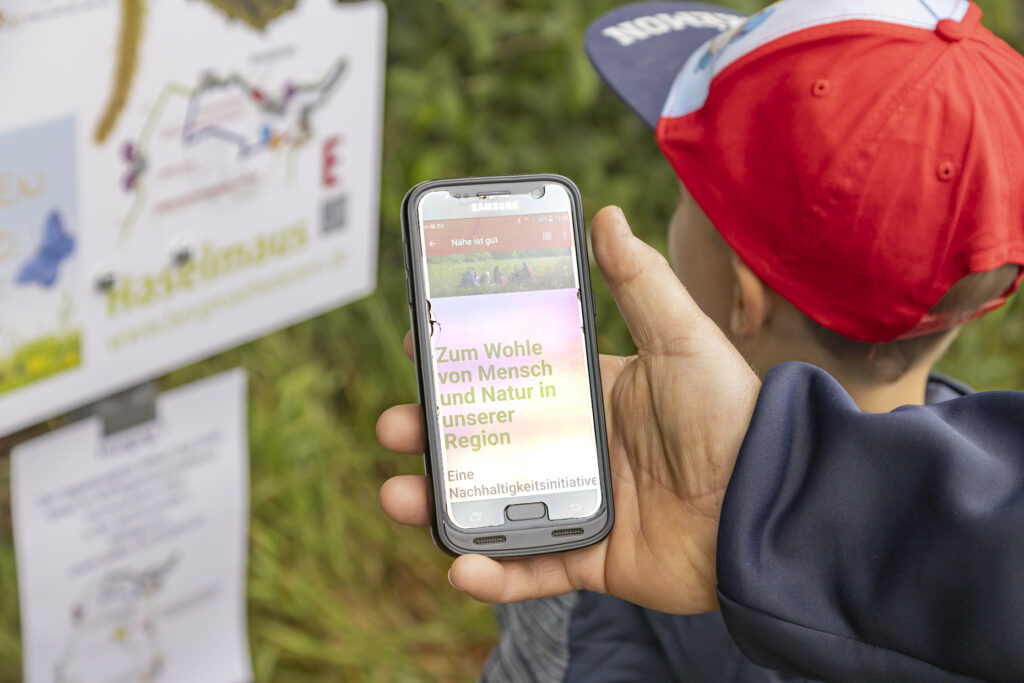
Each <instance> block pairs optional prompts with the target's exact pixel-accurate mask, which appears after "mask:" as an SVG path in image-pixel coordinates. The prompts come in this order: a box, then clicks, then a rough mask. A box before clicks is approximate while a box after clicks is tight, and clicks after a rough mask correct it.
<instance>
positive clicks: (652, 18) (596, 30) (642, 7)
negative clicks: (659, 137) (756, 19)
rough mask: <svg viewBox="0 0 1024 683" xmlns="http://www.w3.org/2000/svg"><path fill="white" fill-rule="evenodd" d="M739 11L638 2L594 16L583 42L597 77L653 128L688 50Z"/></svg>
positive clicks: (695, 4) (699, 4) (721, 28)
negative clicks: (594, 18)
mask: <svg viewBox="0 0 1024 683" xmlns="http://www.w3.org/2000/svg"><path fill="white" fill-rule="evenodd" d="M744 16H746V15H744V14H742V13H740V12H736V11H735V10H731V9H726V8H723V7H718V6H715V5H708V4H705V3H702V2H637V3H634V4H631V5H625V6H623V7H619V8H616V9H614V10H612V11H611V12H608V13H607V14H604V15H602V16H601V17H600V18H598V19H597V20H596V21H595V22H594V23H592V24H591V25H590V26H589V27H588V28H587V33H586V37H585V39H584V43H585V45H586V50H587V56H588V57H589V58H590V62H591V63H592V64H593V65H594V68H595V69H596V70H597V73H598V74H599V75H600V76H601V78H602V79H604V81H605V82H606V83H607V84H608V85H609V86H611V88H612V90H614V91H615V92H616V93H617V94H618V96H619V97H621V98H622V99H623V100H624V101H625V102H626V104H628V105H629V106H630V108H632V109H633V111H635V112H636V113H637V114H639V115H640V118H642V119H643V120H644V121H646V122H647V125H649V126H650V127H651V128H654V127H656V126H657V125H658V119H659V118H661V111H662V108H663V106H664V104H665V99H666V98H667V97H668V93H669V90H671V88H672V83H673V82H674V81H675V78H676V74H678V73H679V70H680V69H681V68H682V66H683V64H685V63H686V60H687V59H689V58H690V55H692V54H693V52H694V51H695V50H696V49H697V48H699V47H700V46H701V45H703V44H704V43H706V42H707V41H709V40H711V39H712V38H714V37H715V36H717V35H718V34H719V33H721V32H722V31H725V30H727V29H728V28H729V22H728V18H731V17H744ZM733 21H735V20H733Z"/></svg>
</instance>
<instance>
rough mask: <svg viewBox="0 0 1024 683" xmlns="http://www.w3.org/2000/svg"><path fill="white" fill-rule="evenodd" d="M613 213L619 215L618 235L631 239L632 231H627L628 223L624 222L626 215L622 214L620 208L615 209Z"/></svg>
mask: <svg viewBox="0 0 1024 683" xmlns="http://www.w3.org/2000/svg"><path fill="white" fill-rule="evenodd" d="M615 211H616V212H617V213H618V214H619V234H620V235H622V236H623V237H632V236H633V231H632V230H630V229H629V221H627V220H626V214H625V213H623V212H622V208H621V207H619V206H616V207H615Z"/></svg>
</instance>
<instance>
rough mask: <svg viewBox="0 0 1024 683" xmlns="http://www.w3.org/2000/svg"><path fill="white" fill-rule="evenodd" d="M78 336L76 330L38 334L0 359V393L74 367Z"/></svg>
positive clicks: (78, 343) (78, 344)
mask: <svg viewBox="0 0 1024 683" xmlns="http://www.w3.org/2000/svg"><path fill="white" fill-rule="evenodd" d="M79 337H80V335H79V333H78V331H77V330H76V331H74V332H66V333H64V334H52V335H48V336H46V337H40V338H38V339H33V340H32V341H30V342H26V343H24V344H22V345H21V346H19V347H18V348H16V349H15V350H14V351H13V352H11V353H10V354H9V355H7V356H6V357H4V358H0V394H4V393H6V392H8V391H13V390H14V389H17V388H19V387H23V386H25V385H26V384H32V383H33V382H38V381H39V380H41V379H43V378H44V377H49V376H50V375H54V374H56V373H58V372H62V371H64V370H67V369H68V368H73V367H77V366H78V363H79V356H80V351H79V346H80V339H79Z"/></svg>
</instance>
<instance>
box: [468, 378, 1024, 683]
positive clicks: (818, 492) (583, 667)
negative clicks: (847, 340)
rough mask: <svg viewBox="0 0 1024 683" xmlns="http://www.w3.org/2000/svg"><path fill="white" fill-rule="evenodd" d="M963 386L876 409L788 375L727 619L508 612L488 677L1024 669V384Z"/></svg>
mask: <svg viewBox="0 0 1024 683" xmlns="http://www.w3.org/2000/svg"><path fill="white" fill-rule="evenodd" d="M962 393H964V390H963V389H962V387H961V385H958V384H956V383H955V382H949V381H947V380H938V379H934V380H933V381H932V382H931V383H930V384H929V397H928V402H929V404H930V405H929V406H926V407H909V406H908V407H904V408H899V409H897V410H896V411H893V412H892V413H887V414H883V415H871V414H866V413H861V412H860V411H859V410H858V409H857V406H856V405H855V404H854V403H853V401H852V400H851V399H850V397H849V395H848V394H847V393H846V392H845V391H844V390H843V388H842V387H841V386H840V385H839V384H838V383H837V382H836V381H835V380H833V379H832V378H831V377H829V376H828V375H827V374H826V373H824V372H822V371H821V370H818V369H817V368H814V367H812V366H809V365H804V364H800V363H787V364H784V365H781V366H779V367H777V368H775V369H773V370H772V371H770V372H769V373H768V375H767V377H766V378H765V382H764V386H763V387H762V390H761V394H760V396H759V399H758V404H757V408H756V410H755V412H754V416H753V419H752V421H751V425H750V428H749V430H748V432H747V436H746V439H745V441H744V443H743V447H742V448H741V451H740V454H739V458H738V461H737V464H736V469H735V471H734V474H733V477H732V479H731V481H730V484H729V488H728V491H727V493H726V498H725V503H724V506H723V510H722V519H721V524H720V530H719V546H718V578H719V586H718V590H719V601H720V603H721V606H722V611H721V613H717V612H716V613H711V614H705V615H696V616H673V615H667V614H661V613H658V612H654V611H651V610H645V609H641V608H638V607H636V606H634V605H630V604H629V603H626V602H623V601H620V600H617V599H614V598H610V597H608V596H603V595H597V594H594V593H577V594H571V595H568V596H562V597H561V598H554V599H548V600H533V601H528V602H524V603H519V604H518V605H512V606H504V607H502V608H500V609H499V611H498V619H499V622H500V624H501V626H502V639H501V642H500V643H499V646H498V648H497V649H496V650H495V652H494V653H493V654H492V656H491V658H490V659H489V660H488V663H487V667H486V668H485V671H484V678H485V680H488V681H502V680H514V681H522V680H580V681H584V680H585V681H634V680H659V681H660V680H677V679H679V680H694V681H716V682H717V681H735V682H746V681H750V682H754V681H759V682H760V681H789V680H802V679H823V680H836V681H864V680H885V681H922V680H925V681H965V680H978V679H983V680H1005V681H1010V680H1015V681H1019V680H1024V393H1019V392H1000V393H987V394H976V395H972V396H965V397H962V398H958V399H957V400H955V401H948V402H944V401H946V399H950V398H956V397H957V396H959V395H961V394H962ZM726 627H727V628H728V631H727V630H726ZM737 646H738V647H737ZM762 667H767V668H762Z"/></svg>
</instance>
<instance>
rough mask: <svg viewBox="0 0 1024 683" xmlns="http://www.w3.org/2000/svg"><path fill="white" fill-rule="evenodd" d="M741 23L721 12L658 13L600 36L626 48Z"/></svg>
mask: <svg viewBox="0 0 1024 683" xmlns="http://www.w3.org/2000/svg"><path fill="white" fill-rule="evenodd" d="M744 21H746V17H740V16H736V15H735V14H725V13H724V12H686V11H682V12H661V13H659V14H651V15H648V16H646V17H637V18H636V19H633V20H631V21H623V22H622V23H619V24H616V25H615V26H609V27H608V28H606V29H604V30H603V31H601V33H602V34H603V35H605V36H607V37H609V38H612V39H614V40H615V41H616V42H617V43H618V44H619V45H622V46H623V47H626V46H627V45H632V44H633V43H635V42H637V41H639V40H646V39H648V38H650V37H652V36H660V35H662V34H665V33H670V32H672V31H683V30H685V29H687V28H713V29H717V30H719V31H725V30H728V29H730V28H735V27H736V26H739V25H740V24H742V23H743V22H744Z"/></svg>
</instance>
